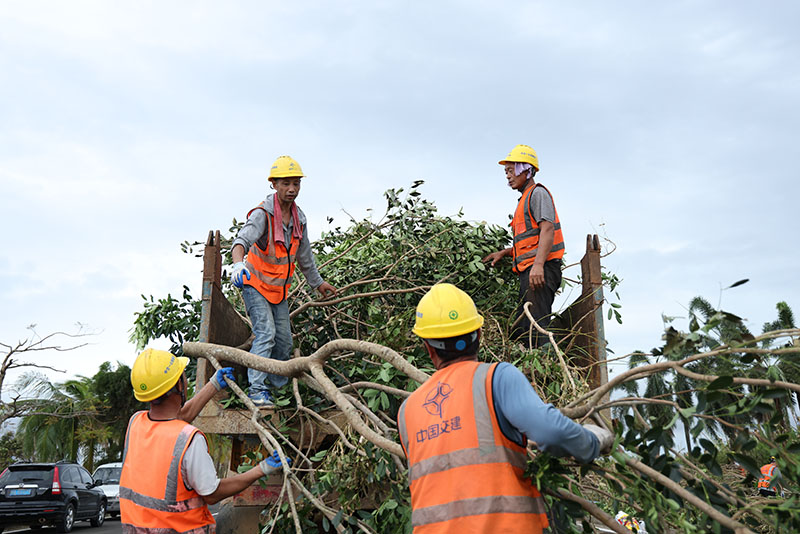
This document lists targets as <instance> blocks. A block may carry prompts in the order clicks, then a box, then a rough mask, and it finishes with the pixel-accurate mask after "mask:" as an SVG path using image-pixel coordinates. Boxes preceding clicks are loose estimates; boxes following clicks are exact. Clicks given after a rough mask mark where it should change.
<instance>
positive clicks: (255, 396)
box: [247, 391, 275, 408]
mask: <svg viewBox="0 0 800 534" xmlns="http://www.w3.org/2000/svg"><path fill="white" fill-rule="evenodd" d="M247 396H248V397H250V400H251V401H253V404H255V405H256V408H272V407H273V406H275V403H274V402H272V397H270V395H269V391H256V392H255V393H250V394H249V395H247Z"/></svg>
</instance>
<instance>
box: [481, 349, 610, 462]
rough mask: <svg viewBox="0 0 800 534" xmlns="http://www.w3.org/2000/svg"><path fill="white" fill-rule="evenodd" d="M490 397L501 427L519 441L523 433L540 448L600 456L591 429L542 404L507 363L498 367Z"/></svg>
mask: <svg viewBox="0 0 800 534" xmlns="http://www.w3.org/2000/svg"><path fill="white" fill-rule="evenodd" d="M492 396H493V398H494V406H495V413H496V414H497V422H498V424H499V425H500V429H501V430H502V431H503V433H504V434H505V435H506V437H508V438H510V439H513V440H514V441H516V442H520V440H521V438H522V434H523V433H524V434H525V436H526V437H527V438H528V439H529V440H531V441H534V442H536V445H537V447H538V448H539V450H541V451H545V452H548V453H551V454H554V455H556V456H574V457H575V459H576V460H578V461H579V462H581V463H588V462H591V461H592V460H594V459H595V458H597V457H598V456H599V455H600V444H599V442H598V441H597V438H596V437H595V435H594V434H592V433H591V432H590V431H588V430H586V429H584V428H583V427H582V426H581V425H579V424H577V423H576V422H574V421H573V420H572V419H570V418H568V417H566V416H565V415H563V414H562V413H561V412H559V411H558V409H557V408H556V407H554V406H553V405H552V404H545V403H544V402H543V401H542V399H541V398H539V395H537V394H536V391H535V390H534V389H533V387H532V386H531V384H530V382H529V381H528V379H527V378H526V377H525V375H523V374H522V372H521V371H520V370H519V369H517V368H516V367H514V366H513V365H511V364H510V363H501V364H499V365H498V366H497V369H496V370H495V372H494V378H493V379H492Z"/></svg>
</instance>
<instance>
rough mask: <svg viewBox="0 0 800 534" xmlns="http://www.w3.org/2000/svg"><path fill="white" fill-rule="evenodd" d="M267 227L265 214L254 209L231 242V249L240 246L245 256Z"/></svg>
mask: <svg viewBox="0 0 800 534" xmlns="http://www.w3.org/2000/svg"><path fill="white" fill-rule="evenodd" d="M266 227H267V214H266V212H265V211H264V210H262V209H255V210H253V212H252V213H251V214H250V216H249V217H248V218H247V222H246V223H244V226H242V229H241V230H239V233H238V234H237V235H236V239H234V240H233V245H231V248H233V247H235V246H236V245H242V246H243V247H244V253H245V254H247V251H248V250H250V247H251V246H253V243H255V242H256V241H258V239H259V238H260V237H261V236H262V235H264V230H265V229H266Z"/></svg>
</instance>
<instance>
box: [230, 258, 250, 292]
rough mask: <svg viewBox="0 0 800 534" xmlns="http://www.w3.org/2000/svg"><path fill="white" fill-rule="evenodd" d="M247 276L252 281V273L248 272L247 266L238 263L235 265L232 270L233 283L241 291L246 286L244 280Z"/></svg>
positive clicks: (241, 262) (240, 262)
mask: <svg viewBox="0 0 800 534" xmlns="http://www.w3.org/2000/svg"><path fill="white" fill-rule="evenodd" d="M245 276H246V277H247V279H248V280H250V271H248V270H247V266H245V264H244V262H243V261H238V262H236V263H234V264H233V267H232V268H231V282H233V285H234V286H236V287H238V288H239V289H241V288H242V286H243V285H244V279H243V278H244V277H245Z"/></svg>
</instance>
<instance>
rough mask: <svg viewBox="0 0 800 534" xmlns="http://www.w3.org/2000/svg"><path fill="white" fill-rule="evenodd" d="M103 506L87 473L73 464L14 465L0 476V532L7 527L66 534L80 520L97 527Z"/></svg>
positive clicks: (102, 498) (103, 513) (103, 514)
mask: <svg viewBox="0 0 800 534" xmlns="http://www.w3.org/2000/svg"><path fill="white" fill-rule="evenodd" d="M106 502H107V499H106V495H105V493H104V492H103V490H101V489H100V488H99V487H97V484H95V482H94V479H92V475H90V474H89V471H87V470H86V469H84V468H83V467H82V466H80V465H78V464H76V463H72V462H56V463H16V464H13V465H10V466H8V468H6V470H5V471H3V473H2V474H0V532H2V531H3V529H5V528H6V527H8V526H11V525H20V526H29V527H31V528H40V527H41V526H43V525H54V526H55V527H56V530H58V532H69V531H71V530H72V526H73V525H74V524H75V521H84V520H85V521H89V522H91V524H92V526H93V527H99V526H100V525H102V524H103V521H105V517H106V506H107V505H106Z"/></svg>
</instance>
